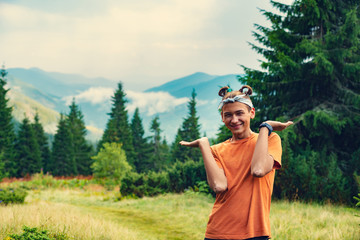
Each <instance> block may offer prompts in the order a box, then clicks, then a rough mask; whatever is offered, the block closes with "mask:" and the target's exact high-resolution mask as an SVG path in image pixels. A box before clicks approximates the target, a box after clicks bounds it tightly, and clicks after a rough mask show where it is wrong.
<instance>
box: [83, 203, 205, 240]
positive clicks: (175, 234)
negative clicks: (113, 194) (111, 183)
mask: <svg viewBox="0 0 360 240" xmlns="http://www.w3.org/2000/svg"><path fill="white" fill-rule="evenodd" d="M78 207H79V206H78ZM81 208H82V209H85V210H86V211H87V212H92V213H95V214H96V215H97V216H100V215H101V216H103V217H106V218H107V219H110V220H112V221H115V222H117V223H119V224H120V225H122V226H124V227H127V228H129V229H130V230H134V231H136V232H138V233H141V234H140V235H142V237H143V239H154V240H155V239H156V240H184V239H189V240H191V239H198V236H194V235H192V234H191V233H188V232H185V231H183V230H182V229H181V227H180V226H176V219H174V221H171V220H170V221H169V219H163V218H161V217H159V216H157V215H156V214H154V213H149V212H141V211H137V210H133V209H118V208H113V207H101V206H81ZM174 223H175V224H174ZM119 239H121V238H119Z"/></svg>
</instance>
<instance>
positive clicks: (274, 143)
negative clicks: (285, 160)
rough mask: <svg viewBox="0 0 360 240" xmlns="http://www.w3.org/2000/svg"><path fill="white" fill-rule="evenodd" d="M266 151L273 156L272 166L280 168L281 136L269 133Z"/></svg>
mask: <svg viewBox="0 0 360 240" xmlns="http://www.w3.org/2000/svg"><path fill="white" fill-rule="evenodd" d="M268 151H269V154H270V155H271V156H272V157H273V158H274V168H275V169H280V168H281V155H282V148H281V138H280V137H279V135H278V134H276V133H271V135H270V137H269V147H268Z"/></svg>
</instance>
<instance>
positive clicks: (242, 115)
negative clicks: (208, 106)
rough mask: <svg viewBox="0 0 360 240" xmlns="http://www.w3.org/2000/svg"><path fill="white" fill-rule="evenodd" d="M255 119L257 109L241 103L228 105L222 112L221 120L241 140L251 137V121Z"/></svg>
mask: <svg viewBox="0 0 360 240" xmlns="http://www.w3.org/2000/svg"><path fill="white" fill-rule="evenodd" d="M254 117H255V109H254V108H252V109H250V111H249V107H248V106H247V105H246V104H244V103H240V102H234V103H227V104H225V105H224V106H223V108H222V111H221V118H222V121H223V122H224V124H225V126H226V127H227V128H228V129H229V130H230V131H231V132H232V134H233V135H236V136H238V137H240V138H246V137H248V136H250V133H251V130H250V119H253V118H254Z"/></svg>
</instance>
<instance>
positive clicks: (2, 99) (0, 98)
mask: <svg viewBox="0 0 360 240" xmlns="http://www.w3.org/2000/svg"><path fill="white" fill-rule="evenodd" d="M6 75H7V71H6V70H5V67H4V66H2V69H1V70H0V166H1V168H2V169H3V173H2V174H0V175H2V176H12V177H14V176H16V174H17V166H16V162H15V151H14V142H15V131H14V125H13V118H12V107H11V106H9V99H8V98H7V96H6V94H7V93H8V91H9V89H6V87H5V86H6V83H7V82H6Z"/></svg>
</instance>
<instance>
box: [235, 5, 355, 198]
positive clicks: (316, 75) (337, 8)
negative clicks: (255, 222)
mask: <svg viewBox="0 0 360 240" xmlns="http://www.w3.org/2000/svg"><path fill="white" fill-rule="evenodd" d="M272 4H273V5H274V6H275V7H277V8H278V9H279V11H280V12H281V14H275V13H271V12H267V11H263V14H264V15H265V16H266V17H267V18H268V19H269V20H270V21H271V23H272V26H271V27H270V28H266V27H263V26H259V25H256V28H257V30H258V32H254V36H255V38H256V40H257V41H258V42H259V43H261V44H262V45H263V46H264V47H262V46H256V45H255V44H252V47H253V49H254V50H256V51H257V52H258V53H260V54H262V55H263V56H264V58H265V59H266V60H265V61H263V62H262V64H261V67H262V68H263V69H264V71H260V70H252V69H249V68H246V67H244V69H245V72H246V74H245V76H244V77H240V81H241V82H246V83H247V84H248V85H250V86H252V87H253V88H254V90H255V92H256V93H257V94H256V95H255V96H254V98H253V102H254V105H255V106H256V107H257V108H258V109H259V111H257V112H256V115H257V116H256V121H255V122H254V123H255V126H258V124H259V123H260V122H262V121H264V120H266V119H275V118H277V117H282V118H280V119H283V120H284V119H286V120H287V119H294V121H295V125H294V126H293V127H292V128H290V129H289V130H288V131H285V132H284V133H281V135H282V136H283V138H284V141H283V145H284V157H286V158H287V159H284V164H283V166H284V169H285V170H284V171H283V172H281V171H280V172H279V173H280V174H279V175H280V178H277V179H278V180H279V181H278V182H276V183H275V186H274V194H275V195H277V196H278V197H281V196H284V197H288V198H293V197H294V196H299V197H300V198H301V199H304V200H319V201H323V200H326V199H329V200H332V198H335V196H339V199H334V201H338V202H349V201H351V199H352V196H353V195H355V194H356V193H357V186H356V181H355V179H354V172H355V171H357V172H359V170H360V138H359V137H358V132H359V130H360V84H359V83H360V21H359V17H360V13H359V11H360V2H359V1H356V0H343V1H335V0H328V1H322V0H317V1H314V0H297V1H295V2H294V3H293V4H292V5H285V4H281V3H276V2H272ZM253 126H254V125H253ZM334 163H335V164H334ZM305 173H306V174H305ZM307 176H308V177H307ZM324 179H328V180H327V181H324ZM306 181H308V182H306ZM310 182H311V184H310ZM304 186H307V187H308V188H305V187H304Z"/></svg>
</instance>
